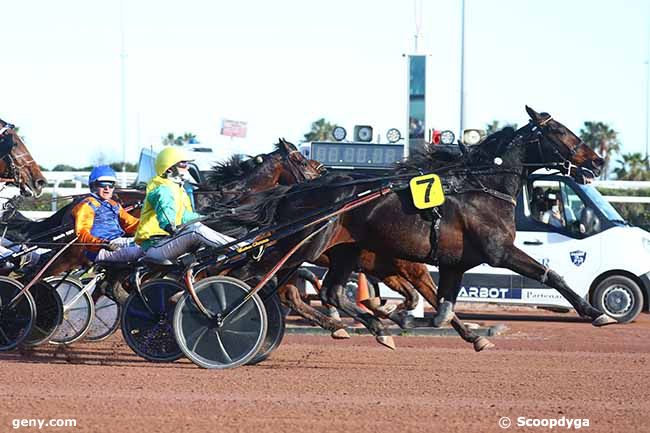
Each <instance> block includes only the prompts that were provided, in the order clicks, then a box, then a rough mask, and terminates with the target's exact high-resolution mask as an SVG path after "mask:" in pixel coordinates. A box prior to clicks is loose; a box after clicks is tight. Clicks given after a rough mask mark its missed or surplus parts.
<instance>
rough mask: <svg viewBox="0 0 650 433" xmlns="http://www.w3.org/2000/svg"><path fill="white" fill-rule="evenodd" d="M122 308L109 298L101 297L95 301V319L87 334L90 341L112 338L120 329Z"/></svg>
mask: <svg viewBox="0 0 650 433" xmlns="http://www.w3.org/2000/svg"><path fill="white" fill-rule="evenodd" d="M121 314H122V307H121V306H120V304H118V303H117V302H115V301H114V300H112V299H111V298H109V297H108V296H104V295H102V296H100V297H99V299H97V301H95V317H94V318H93V321H92V322H91V323H90V328H89V329H88V332H87V333H86V340H88V341H102V340H105V339H107V338H108V337H110V336H111V335H113V334H114V333H115V331H117V328H119V327H120V316H121Z"/></svg>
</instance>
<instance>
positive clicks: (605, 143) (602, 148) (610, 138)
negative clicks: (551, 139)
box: [580, 121, 621, 179]
mask: <svg viewBox="0 0 650 433" xmlns="http://www.w3.org/2000/svg"><path fill="white" fill-rule="evenodd" d="M580 138H581V139H582V141H584V142H585V143H587V145H588V146H589V147H591V148H592V149H593V150H595V151H596V152H597V153H598V154H599V155H600V156H601V157H602V158H603V159H604V160H605V165H604V166H603V172H602V174H601V177H602V178H603V179H607V175H608V171H609V161H610V159H611V158H612V156H613V155H614V154H615V153H618V152H620V150H621V142H620V141H619V140H618V132H616V131H614V130H613V129H612V128H611V127H610V126H609V125H608V124H606V123H603V122H590V121H587V122H585V123H584V127H583V128H582V129H580Z"/></svg>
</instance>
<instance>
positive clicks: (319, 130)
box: [304, 118, 336, 141]
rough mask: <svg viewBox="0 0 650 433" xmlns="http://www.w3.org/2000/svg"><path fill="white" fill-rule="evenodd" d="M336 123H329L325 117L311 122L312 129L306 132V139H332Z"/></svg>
mask: <svg viewBox="0 0 650 433" xmlns="http://www.w3.org/2000/svg"><path fill="white" fill-rule="evenodd" d="M335 127H336V125H334V124H332V123H329V122H328V121H327V120H325V119H324V118H320V119H318V120H317V121H315V122H313V123H312V124H311V131H309V132H308V133H306V134H305V140H304V141H322V140H331V139H332V131H333V130H334V128H335Z"/></svg>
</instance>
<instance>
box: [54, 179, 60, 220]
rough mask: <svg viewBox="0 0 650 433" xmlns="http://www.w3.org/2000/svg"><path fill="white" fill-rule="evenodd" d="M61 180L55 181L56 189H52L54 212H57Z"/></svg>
mask: <svg viewBox="0 0 650 433" xmlns="http://www.w3.org/2000/svg"><path fill="white" fill-rule="evenodd" d="M59 182H61V181H60V180H59V179H57V180H55V181H54V188H53V189H52V212H56V196H57V195H58V189H59Z"/></svg>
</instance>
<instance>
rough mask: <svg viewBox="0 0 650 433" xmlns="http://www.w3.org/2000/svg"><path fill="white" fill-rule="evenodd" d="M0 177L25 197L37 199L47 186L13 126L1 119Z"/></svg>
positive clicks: (45, 180)
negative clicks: (16, 187) (17, 188)
mask: <svg viewBox="0 0 650 433" xmlns="http://www.w3.org/2000/svg"><path fill="white" fill-rule="evenodd" d="M0 176H1V177H2V178H4V179H3V180H4V181H5V182H8V183H12V184H15V185H16V186H18V187H19V188H20V193H21V194H22V195H23V196H26V197H32V196H36V197H39V196H40V195H41V194H42V192H43V187H44V186H45V185H46V184H47V179H45V176H43V173H41V169H40V168H39V166H38V164H37V163H36V161H34V158H32V155H31V154H30V153H29V150H27V146H25V143H23V141H22V140H21V139H20V137H19V136H18V134H17V133H16V131H15V130H14V126H13V125H11V124H9V123H6V122H4V121H3V120H1V119H0Z"/></svg>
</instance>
